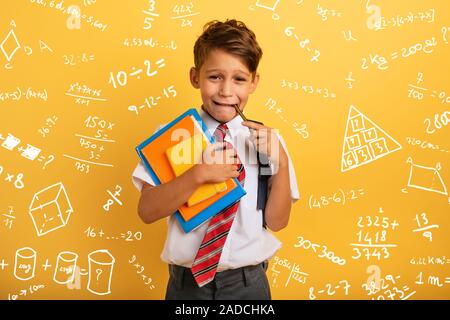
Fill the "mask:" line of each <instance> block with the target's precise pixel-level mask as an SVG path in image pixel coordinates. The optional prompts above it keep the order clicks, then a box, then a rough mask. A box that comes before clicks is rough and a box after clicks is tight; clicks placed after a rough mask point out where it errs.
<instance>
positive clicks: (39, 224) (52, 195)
mask: <svg viewBox="0 0 450 320" xmlns="http://www.w3.org/2000/svg"><path fill="white" fill-rule="evenodd" d="M72 212H73V209H72V205H71V204H70V201H69V197H68V196H67V192H66V189H65V188H64V185H63V184H62V182H58V183H55V184H54V185H51V186H49V187H47V188H45V189H42V190H41V191H39V192H37V193H36V194H35V195H34V196H33V199H32V200H31V203H30V207H29V214H30V216H31V219H32V220H33V223H34V227H35V229H36V233H37V235H38V236H39V237H40V236H43V235H45V234H47V233H49V232H51V231H54V230H56V229H59V228H62V227H64V226H66V225H67V223H68V221H69V218H70V215H71V214H72Z"/></svg>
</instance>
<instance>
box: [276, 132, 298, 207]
mask: <svg viewBox="0 0 450 320" xmlns="http://www.w3.org/2000/svg"><path fill="white" fill-rule="evenodd" d="M277 136H278V138H279V139H280V142H281V145H282V146H283V149H284V151H285V152H286V154H287V156H288V161H289V183H290V187H291V198H292V203H295V202H296V201H297V200H298V199H300V193H299V191H298V185H297V177H296V175H295V170H294V165H293V164H292V161H291V157H290V156H289V152H288V150H287V148H286V143H285V142H284V139H283V137H282V136H281V135H279V134H278V133H277Z"/></svg>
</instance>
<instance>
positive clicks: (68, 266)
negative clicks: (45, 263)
mask: <svg viewBox="0 0 450 320" xmlns="http://www.w3.org/2000/svg"><path fill="white" fill-rule="evenodd" d="M77 260H78V254H76V253H74V252H70V251H62V252H60V253H59V254H58V257H57V258H56V267H55V273H54V275H53V280H54V281H55V282H56V283H59V284H67V283H72V282H73V280H74V276H75V268H76V266H77Z"/></svg>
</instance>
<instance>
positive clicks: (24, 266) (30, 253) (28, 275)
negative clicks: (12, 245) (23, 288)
mask: <svg viewBox="0 0 450 320" xmlns="http://www.w3.org/2000/svg"><path fill="white" fill-rule="evenodd" d="M36 255H37V253H36V251H34V249H32V248H30V247H24V248H21V249H18V250H17V251H16V258H15V262H14V277H16V279H18V280H21V281H26V280H30V279H33V278H34V276H35V271H36Z"/></svg>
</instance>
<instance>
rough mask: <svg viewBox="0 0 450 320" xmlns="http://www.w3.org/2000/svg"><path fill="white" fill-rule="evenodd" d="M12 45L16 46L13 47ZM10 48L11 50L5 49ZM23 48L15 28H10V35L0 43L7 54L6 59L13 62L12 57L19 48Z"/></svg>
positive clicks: (0, 46) (0, 47)
mask: <svg viewBox="0 0 450 320" xmlns="http://www.w3.org/2000/svg"><path fill="white" fill-rule="evenodd" d="M11 46H14V47H13V48H11ZM5 47H6V48H10V49H9V50H7V49H5ZM20 48H21V46H20V43H19V40H17V37H16V34H15V33H14V29H11V30H9V32H8V35H7V36H6V37H5V39H4V40H3V41H2V43H1V44H0V49H1V50H2V52H3V54H4V55H5V58H6V60H8V62H11V60H12V58H13V57H14V54H15V53H16V51H17V50H19V49H20Z"/></svg>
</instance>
